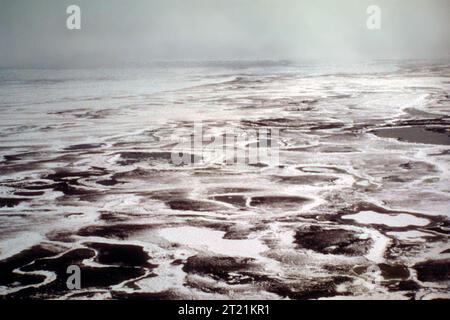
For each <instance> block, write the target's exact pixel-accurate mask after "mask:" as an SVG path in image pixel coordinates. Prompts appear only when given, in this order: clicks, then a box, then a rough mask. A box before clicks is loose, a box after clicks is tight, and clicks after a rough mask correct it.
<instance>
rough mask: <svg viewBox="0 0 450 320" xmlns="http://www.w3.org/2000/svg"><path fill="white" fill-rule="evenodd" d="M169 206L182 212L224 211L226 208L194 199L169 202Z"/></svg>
mask: <svg viewBox="0 0 450 320" xmlns="http://www.w3.org/2000/svg"><path fill="white" fill-rule="evenodd" d="M167 205H168V206H169V208H170V209H172V210H182V211H187V210H189V211H202V212H203V211H216V210H220V209H224V207H221V206H218V205H216V204H215V203H211V202H207V201H199V200H192V199H178V200H171V201H168V202H167Z"/></svg>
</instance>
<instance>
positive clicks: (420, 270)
mask: <svg viewBox="0 0 450 320" xmlns="http://www.w3.org/2000/svg"><path fill="white" fill-rule="evenodd" d="M413 268H414V269H416V271H417V279H419V280H420V281H423V282H439V281H449V280H450V259H444V260H428V261H424V262H419V263H417V264H415V265H414V267H413Z"/></svg>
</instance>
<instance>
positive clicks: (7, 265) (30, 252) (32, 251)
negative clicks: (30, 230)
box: [0, 246, 58, 287]
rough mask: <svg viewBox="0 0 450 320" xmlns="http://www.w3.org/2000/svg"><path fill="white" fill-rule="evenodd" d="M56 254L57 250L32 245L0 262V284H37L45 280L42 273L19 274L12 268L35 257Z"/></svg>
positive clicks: (10, 285) (18, 285) (25, 263)
mask: <svg viewBox="0 0 450 320" xmlns="http://www.w3.org/2000/svg"><path fill="white" fill-rule="evenodd" d="M56 254H58V252H57V251H54V250H50V249H47V248H45V247H42V246H34V247H32V248H29V249H26V250H24V251H22V252H20V253H18V254H16V255H14V256H12V257H9V258H7V259H5V260H3V261H1V262H0V286H8V287H20V286H25V285H31V284H38V283H41V282H42V281H44V280H45V276H43V275H34V274H20V273H15V272H14V270H15V269H17V268H21V267H23V266H25V265H27V264H29V263H31V262H33V261H35V260H36V259H40V258H44V257H49V256H53V255H56Z"/></svg>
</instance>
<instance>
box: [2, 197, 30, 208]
mask: <svg viewBox="0 0 450 320" xmlns="http://www.w3.org/2000/svg"><path fill="white" fill-rule="evenodd" d="M28 200H29V199H27V198H0V208H4V207H7V208H12V207H15V206H18V205H19V204H21V203H22V202H26V201H28Z"/></svg>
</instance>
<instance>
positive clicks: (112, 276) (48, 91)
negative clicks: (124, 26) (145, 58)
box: [0, 63, 450, 299]
mask: <svg viewBox="0 0 450 320" xmlns="http://www.w3.org/2000/svg"><path fill="white" fill-rule="evenodd" d="M449 74H450V66H449V65H448V64H444V63H436V64H418V63H415V64H403V65H397V64H395V63H383V64H368V65H358V66H351V67H350V66H344V67H339V68H338V67H334V66H324V65H317V66H314V67H306V66H295V65H287V64H280V65H278V64H270V63H267V64H249V65H245V64H231V63H225V64H219V65H214V66H207V65H203V66H195V67H194V66H190V67H180V66H178V67H173V66H172V67H170V68H165V67H158V68H156V67H154V68H146V69H140V70H138V69H126V70H89V71H88V70H64V71H62V70H59V71H58V70H1V71H0V83H1V85H0V103H1V104H0V109H1V114H2V116H1V117H0V137H1V138H0V172H1V175H0V295H1V296H2V297H3V298H6V299H14V298H23V297H26V298H49V299H50V298H62V299H78V298H90V299H111V298H113V299H126V298H148V299H183V298H187V299H197V298H205V299H236V298H242V299H255V298H257V299H317V298H386V299H410V298H416V299H433V298H449V297H450V292H449V266H450V245H449V243H448V230H449V204H450V194H449V191H450V189H449V169H450V166H449V161H450V158H449V154H450V153H449V143H450V136H449V134H450V133H449V129H448V128H449V127H450V117H449V111H450V98H449V89H450V78H449ZM194 123H201V125H202V132H203V134H204V135H205V136H208V137H210V138H211V137H212V138H218V137H220V136H223V135H224V134H225V133H226V132H230V131H234V132H238V133H239V134H240V135H242V134H246V135H247V137H246V140H243V141H244V143H240V144H237V145H235V146H234V148H235V150H236V152H237V151H242V150H244V151H245V150H247V151H250V152H251V151H252V150H253V151H254V150H257V149H258V147H259V146H260V145H261V144H260V143H261V141H260V140H261V135H259V134H258V132H260V131H261V130H278V131H279V135H278V138H277V139H272V140H271V141H270V143H269V145H270V146H276V147H277V149H278V152H279V155H278V158H277V161H273V159H272V158H264V159H261V161H259V162H256V163H245V162H244V163H242V162H237V161H230V158H229V157H230V154H229V153H220V152H219V153H215V154H214V156H210V154H205V153H204V152H202V151H203V150H202V147H200V148H197V149H196V148H192V149H191V150H190V152H191V154H190V155H189V157H190V158H189V159H192V160H193V161H192V162H193V163H192V164H191V165H179V164H178V165H177V164H175V163H173V159H174V155H175V156H176V155H177V154H178V155H179V153H178V152H179V151H180V150H179V149H177V146H179V145H180V143H181V142H186V141H189V138H190V137H191V136H192V134H193V131H194ZM266 139H267V137H266ZM241 142H242V141H241ZM239 154H245V153H239ZM70 265H79V266H80V267H81V289H80V290H69V289H68V288H67V286H66V280H67V277H68V274H67V268H68V266H70Z"/></svg>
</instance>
